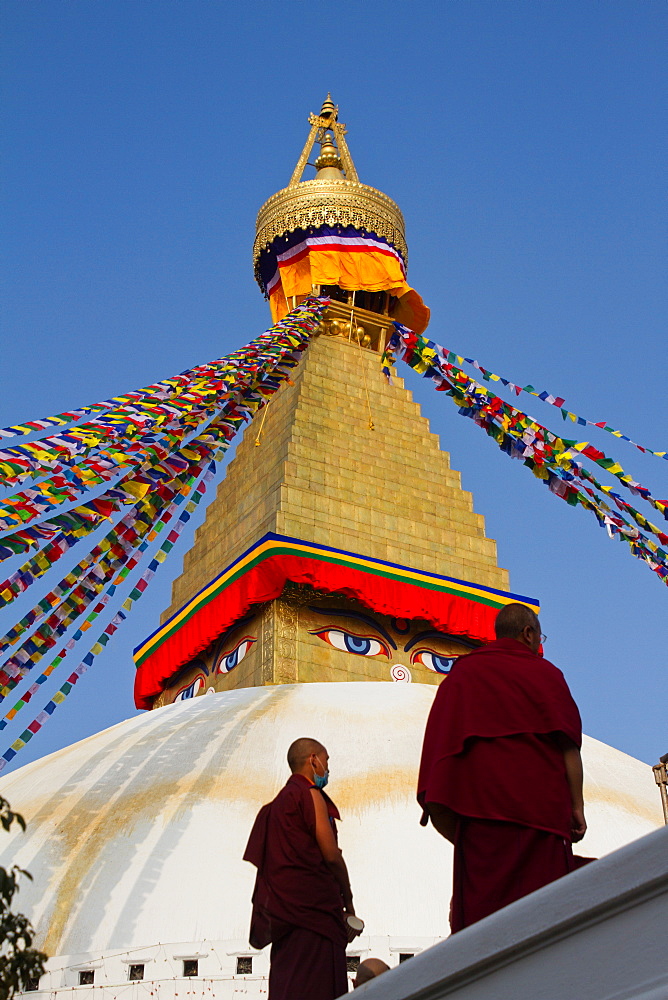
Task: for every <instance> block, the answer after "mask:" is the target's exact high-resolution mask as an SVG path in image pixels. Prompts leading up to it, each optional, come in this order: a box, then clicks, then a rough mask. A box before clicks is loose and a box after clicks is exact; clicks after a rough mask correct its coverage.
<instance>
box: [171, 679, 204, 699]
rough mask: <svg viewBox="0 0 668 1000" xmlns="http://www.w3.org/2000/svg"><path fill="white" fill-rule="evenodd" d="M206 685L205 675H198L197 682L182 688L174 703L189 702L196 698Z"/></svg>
mask: <svg viewBox="0 0 668 1000" xmlns="http://www.w3.org/2000/svg"><path fill="white" fill-rule="evenodd" d="M204 684H205V680H204V674H198V675H197V677H196V678H195V680H194V681H192V682H191V683H190V684H188V685H187V687H182V688H181V690H180V691H179V692H178V693H177V695H176V697H175V699H174V701H175V702H176V701H188V699H189V698H194V697H195V695H197V694H199V692H200V691H201V690H202V688H203V687H204Z"/></svg>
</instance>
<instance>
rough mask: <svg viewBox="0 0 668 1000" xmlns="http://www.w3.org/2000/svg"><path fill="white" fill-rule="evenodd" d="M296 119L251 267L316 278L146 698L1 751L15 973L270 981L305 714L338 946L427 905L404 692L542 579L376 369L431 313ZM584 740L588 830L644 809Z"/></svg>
mask: <svg viewBox="0 0 668 1000" xmlns="http://www.w3.org/2000/svg"><path fill="white" fill-rule="evenodd" d="M309 122H310V133H309V136H308V139H307V142H306V145H305V147H304V150H303V152H302V155H301V157H300V158H299V161H298V163H297V166H296V168H295V171H294V173H293V175H292V179H291V181H290V183H289V185H288V187H287V188H285V189H283V190H282V191H279V192H278V193H277V194H275V195H274V196H273V197H272V198H270V199H269V201H268V202H266V204H265V205H264V206H263V207H262V208H261V210H260V213H259V216H258V231H257V238H256V243H255V251H254V257H255V268H256V276H257V278H258V281H259V283H260V285H261V287H262V289H263V291H264V292H265V293H266V294H267V296H268V298H269V301H270V305H271V309H272V314H273V316H274V318H275V319H276V318H280V317H281V316H282V315H284V314H285V313H286V312H287V311H288V310H290V309H292V308H294V307H295V306H297V305H298V304H299V302H300V301H303V300H304V299H305V298H306V297H308V296H309V295H313V294H315V295H324V296H327V297H329V299H330V304H329V306H328V307H327V310H326V312H325V314H324V317H323V321H322V327H321V331H320V333H319V335H317V336H315V337H313V338H312V340H311V343H310V345H309V347H308V349H307V351H306V353H305V355H304V357H303V360H302V361H301V363H300V365H299V367H298V368H297V369H295V370H294V372H293V374H292V376H291V380H292V383H291V384H287V385H285V386H283V388H281V389H280V391H279V392H278V393H277V394H276V395H275V396H274V397H273V398H272V401H271V403H270V405H269V406H268V407H265V408H264V410H262V411H260V412H259V413H258V414H257V416H256V417H255V418H254V419H253V421H252V423H251V424H250V426H249V427H247V429H246V432H245V434H244V437H243V440H242V441H241V443H240V444H239V446H238V449H237V453H236V457H235V458H234V460H233V461H232V462H231V463H230V464H229V467H228V470H227V474H226V476H225V478H224V480H223V481H222V483H221V484H220V486H219V489H218V494H217V496H216V498H215V500H214V501H213V502H212V503H211V504H210V506H209V509H208V511H207V515H206V520H205V522H204V523H203V524H202V526H201V527H200V528H199V529H198V531H197V533H196V537H195V542H194V544H193V547H192V549H191V550H190V552H188V553H187V554H186V556H185V559H184V568H183V572H182V574H181V575H180V576H179V577H178V578H177V580H176V581H175V583H174V588H173V595H172V603H171V605H170V607H169V608H168V609H167V611H166V612H165V614H164V616H163V619H162V621H161V623H160V625H159V626H158V628H157V629H156V631H155V632H154V633H153V634H152V635H151V636H149V637H148V638H147V640H146V641H145V642H144V643H142V645H141V646H140V647H139V648H138V650H137V651H136V659H137V664H138V669H137V687H136V698H137V703H138V705H140V706H141V707H145V708H153V709H155V710H154V711H149V712H146V713H144V714H141V715H137V716H135V717H133V718H131V719H128V720H126V721H125V722H122V723H120V724H119V725H117V726H114V727H112V728H111V729H108V730H105V731H104V732H101V733H98V734H96V735H95V736H92V737H90V738H88V739H86V740H83V741H82V742H80V743H77V744H74V745H73V746H70V747H67V748H65V749H63V750H61V751H59V752H57V753H55V754H51V755H50V756H49V757H46V758H44V759H43V760H41V761H36V762H34V763H32V764H28V765H26V766H25V767H23V768H20V769H19V770H17V771H15V772H14V773H13V774H10V775H8V776H6V777H4V778H2V779H0V794H2V795H3V796H5V797H6V798H7V799H8V800H9V801H10V802H11V803H12V807H13V808H15V809H17V810H19V811H20V812H21V813H23V814H24V815H25V817H26V819H27V821H28V831H27V833H26V834H25V835H21V834H20V833H15V832H12V833H11V834H10V835H9V836H7V837H6V838H5V840H4V843H3V851H4V860H3V859H2V858H0V863H3V864H8V860H7V859H8V858H11V861H12V863H18V864H19V865H21V866H22V867H25V868H27V869H29V870H30V871H31V872H32V874H33V876H34V881H33V882H32V883H30V884H29V885H27V886H26V887H25V888H24V889H23V890H22V893H21V907H22V909H23V910H24V912H26V913H27V914H28V915H29V916H30V919H31V920H32V922H33V924H34V925H35V927H36V930H37V944H38V945H40V946H43V947H44V948H45V950H46V951H47V952H48V953H49V955H50V959H49V963H48V971H47V973H46V974H45V975H44V976H43V977H42V980H41V982H40V983H39V990H38V991H37V993H36V995H37V996H39V995H40V994H43V995H44V997H46V995H47V994H48V995H49V997H50V998H55V1000H58V998H60V997H61V996H63V998H64V996H65V993H67V995H68V997H69V996H70V995H71V990H72V988H78V989H79V990H80V991H81V992H82V993H83V994H85V993H86V992H87V991H89V992H91V995H92V992H93V991H94V992H95V997H96V1000H113V998H116V997H118V996H120V995H121V992H120V991H121V990H122V996H123V997H124V998H126V1000H139V997H140V996H142V997H143V996H144V995H145V994H146V990H147V989H148V990H149V991H150V992H151V993H152V994H153V995H155V996H156V997H158V998H162V1000H171V998H172V997H174V998H176V997H177V996H179V994H181V995H182V994H183V993H184V992H186V993H188V994H189V995H192V996H193V997H199V996H202V997H211V996H216V997H219V998H224V1000H228V998H230V1000H231V998H233V997H238V996H240V995H242V994H243V996H245V997H250V998H259V997H261V996H263V995H266V976H267V971H268V955H267V954H265V953H264V952H262V953H258V952H254V951H253V950H252V949H251V948H250V946H249V944H248V926H249V917H250V896H251V891H252V886H253V881H254V870H253V869H251V866H249V865H247V864H245V863H244V862H243V861H242V860H241V858H242V855H243V851H244V847H245V843H246V840H247V837H248V833H249V830H250V827H251V824H252V822H253V819H254V817H255V815H256V813H257V810H258V808H259V807H260V806H261V805H262V804H263V803H264V802H266V801H268V800H269V799H270V798H271V797H273V795H275V793H276V791H277V790H278V788H279V787H280V786H281V785H282V784H283V783H284V781H285V779H286V777H287V774H286V763H285V752H286V749H287V747H288V745H289V744H290V742H291V741H292V740H293V739H295V738H296V737H298V736H304V735H310V736H314V737H316V738H317V739H319V740H321V741H322V742H324V744H325V745H326V746H327V748H328V750H329V752H330V758H331V759H330V766H331V774H332V776H331V790H332V795H333V797H334V798H335V800H336V802H337V804H338V805H339V808H340V809H341V813H342V815H343V823H342V825H341V829H340V839H341V845H342V847H343V850H344V854H345V856H346V858H347V861H348V866H349V869H350V874H351V881H352V885H353V890H354V892H355V901H356V909H357V912H358V913H359V914H360V915H361V916H362V917H363V918H364V920H365V922H366V930H365V933H364V935H363V936H362V937H360V938H358V939H356V941H355V942H354V943H353V945H351V947H350V952H349V954H350V967H351V969H352V968H354V965H355V962H356V961H357V960H359V959H360V958H364V957H367V956H369V955H375V956H376V957H381V958H384V959H385V960H386V961H388V962H389V963H390V964H391V965H394V964H397V963H398V962H399V961H400V960H401V958H402V957H406V956H410V955H414V954H415V953H417V952H418V951H421V950H423V949H424V948H427V947H429V946H430V945H431V944H433V943H434V942H435V941H437V940H438V939H439V938H441V937H444V936H446V935H447V933H448V914H447V907H448V901H449V897H450V891H451V886H450V870H451V856H450V853H449V851H450V848H449V846H448V845H446V844H445V843H444V842H443V841H442V840H441V838H439V837H438V835H437V834H436V833H435V832H434V831H433V830H432V829H430V828H427V829H423V828H421V827H420V826H419V816H420V811H419V809H418V808H417V805H416V802H415V782H416V772H417V763H418V758H419V753H420V745H421V739H422V733H423V730H424V724H425V720H426V717H427V714H428V711H429V707H430V705H431V702H432V699H433V695H434V692H435V685H437V684H439V683H447V672H448V670H449V668H450V665H451V663H452V658H453V657H455V656H456V655H458V654H459V653H461V652H463V651H465V650H467V649H468V648H470V647H471V645H474V644H476V643H478V642H481V641H484V639H485V637H486V636H489V635H490V629H491V624H492V623H493V619H494V615H495V613H496V610H497V609H498V607H500V606H502V605H503V604H504V603H506V602H508V601H512V600H516V599H520V600H525V601H527V603H530V604H532V605H533V606H536V604H535V602H534V601H533V600H531V599H529V598H522V597H520V598H518V597H517V595H514V594H512V593H510V592H509V590H508V577H507V573H506V571H505V570H503V569H500V568H499V567H498V566H497V560H496V546H495V543H494V542H493V541H492V540H490V539H488V538H486V537H485V532H484V524H483V519H482V517H481V516H480V515H479V514H476V513H475V512H474V510H473V504H472V498H471V496H470V494H469V493H467V492H466V491H464V490H463V489H462V487H461V483H460V477H459V474H458V473H457V472H455V471H454V470H452V469H451V468H450V463H449V458H448V455H447V453H446V452H444V451H441V450H440V448H439V442H438V439H437V437H436V435H434V434H432V433H430V431H429V427H428V424H427V421H426V420H425V419H424V418H423V417H422V416H421V415H420V412H419V408H418V406H417V405H416V404H415V403H414V402H413V401H412V399H411V396H410V393H409V392H407V391H406V389H404V387H403V383H402V381H401V380H400V379H398V378H396V377H394V378H393V384H389V383H388V382H387V381H386V379H385V378H384V376H383V375H382V374H381V370H380V357H381V353H382V350H383V346H384V344H385V341H386V339H387V337H388V335H389V333H390V331H391V329H392V322H393V321H394V320H395V319H396V320H398V321H400V322H403V323H406V324H407V325H409V326H411V327H412V328H413V329H418V328H422V329H423V328H424V326H425V325H426V322H427V321H428V310H427V309H426V307H425V306H424V304H423V303H422V300H421V299H420V297H419V295H418V294H417V292H415V290H414V289H412V288H411V287H410V286H409V285H408V284H407V281H406V271H405V264H406V256H407V251H406V240H405V231H404V222H403V218H402V216H401V212H400V211H399V209H398V207H397V206H396V205H395V203H394V202H393V201H391V199H389V198H388V197H387V196H386V195H384V194H383V193H381V192H379V191H376V190H375V189H374V188H371V187H369V186H368V185H365V184H362V183H360V182H359V180H358V178H357V174H356V172H355V168H354V164H353V162H352V158H351V156H350V152H349V150H348V146H347V143H346V140H345V134H346V133H345V127H344V126H343V125H342V123H341V122H339V121H338V112H337V109H336V107H335V106H334V104H333V102H332V101H331V99H330V98H328V100H327V101H326V102H325V104H324V105H323V107H322V109H321V112H320V114H319V115H311V116H310V119H309ZM314 144H319V146H320V154H319V156H318V157H317V159H316V161H315V167H316V174H315V177H314V178H313V179H312V180H303V179H302V175H303V171H304V170H305V168H306V165H307V161H308V160H309V157H310V154H311V150H312V148H313V146H314ZM332 682H336V683H332ZM410 682H412V683H410ZM584 762H585V772H586V797H587V801H588V819H589V824H590V826H589V832H588V833H587V838H586V840H585V841H584V843H583V845H582V850H583V853H584V854H588V855H601V854H605V853H607V852H609V851H611V850H614V849H615V848H617V847H619V846H622V845H623V844H625V843H628V842H629V841H631V840H633V839H635V838H636V837H639V836H641V835H642V834H644V833H646V832H648V831H650V830H652V829H654V828H655V827H657V826H659V825H660V823H661V816H660V807H659V803H658V801H657V800H656V799H655V792H654V787H653V781H652V774H651V769H650V768H648V767H647V766H646V765H644V764H642V763H640V762H639V761H635V760H633V759H632V758H630V757H628V756H626V755H624V754H622V753H619V752H618V751H616V750H614V749H613V748H611V747H607V746H605V745H604V744H601V743H598V742H597V741H596V740H592V739H587V738H586V739H585V746H584Z"/></svg>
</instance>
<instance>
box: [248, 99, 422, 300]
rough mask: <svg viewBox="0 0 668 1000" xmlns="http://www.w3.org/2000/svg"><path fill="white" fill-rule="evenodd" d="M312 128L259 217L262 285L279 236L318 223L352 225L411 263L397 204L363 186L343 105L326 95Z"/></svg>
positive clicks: (312, 117)
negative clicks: (311, 170)
mask: <svg viewBox="0 0 668 1000" xmlns="http://www.w3.org/2000/svg"><path fill="white" fill-rule="evenodd" d="M309 123H310V125H311V130H310V132H309V136H308V139H307V140H306V144H305V145H304V148H303V150H302V154H301V156H300V157H299V160H298V161H297V165H296V167H295V169H294V171H293V173H292V177H291V178H290V183H289V184H288V186H287V187H285V188H283V189H282V190H280V191H277V192H276V194H274V195H272V196H271V198H269V200H268V201H266V202H265V203H264V205H263V206H262V208H261V209H260V211H259V212H258V216H257V223H256V236H255V244H254V246H253V262H254V264H255V275H256V279H257V281H258V284H260V287H262V281H261V278H260V273H259V267H258V264H259V259H260V254H261V253H262V251H263V250H264V249H265V248H266V247H268V246H269V245H270V244H271V243H272V242H273V240H275V239H276V237H278V236H285V235H286V234H287V233H292V232H294V231H295V230H296V229H304V230H308V229H313V228H317V227H318V226H354V227H355V228H356V229H359V230H360V231H361V232H369V233H375V234H376V235H377V236H381V237H383V238H384V239H386V240H387V241H388V242H389V243H391V244H392V245H393V246H394V247H395V248H396V249H397V250H398V251H399V253H400V254H401V256H402V257H403V259H404V263H406V262H407V258H408V248H407V246H406V236H405V225H404V217H403V215H402V214H401V210H400V209H399V206H398V205H397V204H396V203H395V202H394V201H392V199H391V198H388V196H387V195H386V194H383V192H382V191H378V190H377V189H376V188H373V187H369V185H368V184H360V182H359V180H358V178H357V171H356V170H355V164H354V163H353V160H352V157H351V155H350V152H349V150H348V144H347V143H346V139H345V136H346V127H345V125H344V124H343V122H340V121H339V109H338V107H337V106H336V105H335V104H334V103H333V101H332V98H331V95H330V94H328V95H327V99H326V100H325V102H324V104H323V106H322V108H321V110H320V114H319V115H314V114H310V115H309ZM315 143H319V144H320V155H319V156H318V157H317V159H316V160H315V163H313V164H311V165H312V166H314V167H315V169H316V175H315V177H314V178H313V180H302V175H303V173H304V169H305V167H306V166H307V165H308V160H309V156H310V155H311V150H312V149H313V146H314V144H315Z"/></svg>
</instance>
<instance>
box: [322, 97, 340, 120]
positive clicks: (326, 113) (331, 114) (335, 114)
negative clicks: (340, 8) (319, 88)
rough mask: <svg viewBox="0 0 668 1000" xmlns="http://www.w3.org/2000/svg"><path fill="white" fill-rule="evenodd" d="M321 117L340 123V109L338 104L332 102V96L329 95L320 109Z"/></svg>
mask: <svg viewBox="0 0 668 1000" xmlns="http://www.w3.org/2000/svg"><path fill="white" fill-rule="evenodd" d="M320 117H321V118H333V119H334V121H338V119H339V109H338V108H337V106H336V104H335V103H334V101H333V100H332V95H331V94H327V97H326V99H325V102H324V104H323V106H322V107H321V109H320Z"/></svg>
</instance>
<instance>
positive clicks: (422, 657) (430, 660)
mask: <svg viewBox="0 0 668 1000" xmlns="http://www.w3.org/2000/svg"><path fill="white" fill-rule="evenodd" d="M456 659H457V657H456V656H441V655H440V653H434V652H433V651H432V650H430V649H419V650H417V651H416V652H415V653H413V655H412V656H411V663H421V664H422V666H423V667H426V668H427V669H428V670H433V671H434V673H435V674H449V673H450V671H451V669H452V664H453V663H454V662H455V660H456Z"/></svg>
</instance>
